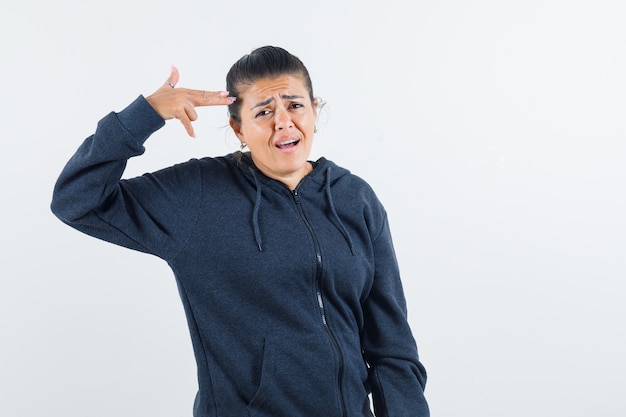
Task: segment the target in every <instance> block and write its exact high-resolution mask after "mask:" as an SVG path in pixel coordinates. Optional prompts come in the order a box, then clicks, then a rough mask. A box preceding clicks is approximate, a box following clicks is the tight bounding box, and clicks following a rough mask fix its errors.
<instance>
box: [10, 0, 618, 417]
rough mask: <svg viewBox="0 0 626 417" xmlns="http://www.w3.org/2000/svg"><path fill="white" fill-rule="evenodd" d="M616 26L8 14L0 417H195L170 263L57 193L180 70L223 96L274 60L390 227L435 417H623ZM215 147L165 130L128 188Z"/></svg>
mask: <svg viewBox="0 0 626 417" xmlns="http://www.w3.org/2000/svg"><path fill="white" fill-rule="evenodd" d="M624 4H625V3H624V2H623V1H621V0H614V1H610V0H593V1H578V0H569V1H566V0H526V1H502V0H491V1H489V0H477V1H468V0H438V1H419V0H418V1H408V0H403V1H400V0H385V1H380V2H374V1H342V0H333V1H316V2H296V1H283V0H271V1H221V2H211V1H191V0H180V1H177V2H173V1H172V2H165V1H161V0H151V1H148V0H145V1H133V0H110V1H107V2H103V1H97V2H95V1H86V0H75V1H70V0H57V1H46V0H34V1H28V0H24V1H20V2H16V1H14V2H3V4H2V6H0V46H1V50H0V57H1V59H2V61H1V62H2V65H1V67H0V75H1V76H0V103H1V104H0V106H2V123H0V140H1V144H2V148H1V149H2V151H1V158H2V164H1V165H0V169H1V172H0V181H1V183H0V191H1V195H2V205H1V210H2V211H1V213H2V216H1V218H0V222H1V224H0V243H1V244H2V246H1V252H0V253H1V255H0V256H1V257H2V258H1V263H0V267H1V268H2V269H1V271H0V276H1V278H0V415H1V416H3V417H23V416H29V417H31V416H32V417H47V416H50V417H57V416H58V417H85V416H87V417H100V416H116V417H125V416H129V417H130V416H152V417H159V416H163V417H172V416H190V415H191V408H192V402H193V397H194V394H195V389H196V382H195V363H194V361H193V354H192V350H191V343H190V341H189V335H188V331H187V328H186V322H185V318H184V315H183V311H182V306H181V304H180V301H179V299H178V293H177V290H176V286H175V283H174V280H173V277H172V274H171V272H170V271H169V269H168V267H167V265H165V264H164V263H163V262H162V261H160V260H158V259H157V258H154V257H151V256H148V255H144V254H140V253H136V252H132V251H129V250H126V249H122V248H118V247H116V246H114V245H110V244H107V243H104V242H100V241H98V240H96V239H93V238H90V237H88V236H86V235H82V234H80V233H78V232H76V231H74V230H73V229H71V228H69V227H67V226H65V225H63V224H62V223H61V222H59V221H58V220H57V219H56V218H54V216H53V215H52V214H51V213H50V210H49V203H50V198H51V192H52V187H53V184H54V181H55V180H56V177H57V175H58V174H59V172H60V170H61V169H62V167H63V165H64V164H65V162H66V161H67V159H68V158H69V157H70V156H71V154H72V153H73V152H74V150H75V149H76V148H77V146H78V145H79V144H80V142H81V141H82V140H83V139H84V138H85V137H86V136H88V135H89V134H91V133H92V132H93V131H94V129H95V125H96V123H97V121H98V120H99V119H100V118H101V117H103V116H104V115H105V114H106V113H108V112H109V111H113V110H115V111H119V110H121V109H122V108H124V107H125V106H126V105H127V104H128V103H130V102H131V101H132V100H133V99H134V98H135V97H136V96H137V95H139V94H146V95H147V94H150V93H151V92H152V91H153V90H155V89H156V88H158V87H159V86H160V85H162V83H163V81H164V80H165V79H166V77H167V75H168V74H169V70H170V66H171V65H172V64H175V65H177V66H178V67H179V69H180V72H181V81H180V84H179V85H180V86H186V87H190V88H199V89H207V90H221V89H224V88H225V85H224V84H225V83H224V78H225V75H226V72H227V70H228V68H229V67H230V65H232V63H233V62H234V61H235V60H237V59H238V58H239V57H240V56H242V55H244V54H245V53H248V52H249V51H250V50H252V49H253V48H255V47H258V46H262V45H265V44H274V45H279V46H283V47H285V48H286V49H288V50H289V51H291V52H293V53H294V54H296V55H298V56H299V57H300V58H301V59H302V60H303V61H304V63H305V64H306V65H307V66H308V68H309V70H310V72H311V76H312V79H313V84H314V89H315V94H316V95H319V96H321V97H322V98H324V99H325V100H326V101H327V102H328V105H327V106H326V108H325V110H324V112H323V114H322V120H321V123H320V132H319V133H318V135H317V139H316V140H317V143H316V145H315V147H314V151H313V152H314V155H313V157H315V158H316V157H318V156H320V155H324V156H327V157H328V158H329V159H331V160H334V161H335V162H337V163H339V164H340V165H344V166H346V167H347V168H349V169H350V170H351V171H352V172H354V173H355V174H357V175H360V176H362V177H363V178H365V179H366V180H367V181H368V182H370V184H371V185H372V186H373V187H374V189H375V190H376V191H377V193H378V195H379V197H380V198H381V200H382V201H383V203H384V204H385V206H386V208H387V210H388V212H389V216H390V221H391V227H392V232H393V235H394V241H395V244H396V249H397V254H398V258H399V261H400V264H401V268H402V272H403V279H404V284H405V289H406V293H407V299H408V304H409V317H410V322H411V325H412V327H413V329H414V333H415V337H416V339H417V341H418V344H419V347H420V353H421V358H422V360H423V362H424V364H425V365H426V367H427V369H428V372H429V375H430V378H429V381H428V386H427V390H426V394H427V397H428V399H429V401H430V405H431V408H432V413H433V416H443V417H447V416H493V417H502V416H506V417H517V416H529V415H532V416H550V417H552V416H566V415H567V416H570V417H578V416H580V417H583V416H584V417H588V416H594V417H598V416H600V417H602V416H624V415H626V377H625V375H626V358H625V353H624V352H626V335H625V331H624V321H625V318H626V306H625V302H624V300H625V299H626V289H625V286H624V279H625V278H626V256H625V254H626V221H625V220H624V213H625V211H626V198H625V196H624V188H625V187H624V186H625V185H626V168H625V167H624V164H625V162H624V161H625V157H626V144H625V139H626V126H625V115H626V82H625V78H624V75H625V74H626V24H625V22H626V6H625V5H624ZM225 126H227V118H226V111H225V109H224V108H209V109H201V110H200V120H199V121H198V122H197V123H196V124H195V127H196V132H197V134H198V138H197V139H196V140H192V139H190V138H188V137H186V135H185V132H184V129H183V128H182V126H181V125H180V124H178V123H177V122H169V123H168V124H167V126H166V127H165V128H164V129H162V130H160V131H159V132H157V133H156V134H155V135H154V136H153V137H152V138H151V140H150V141H149V142H148V145H147V146H148V150H147V153H146V154H145V155H144V156H143V157H141V158H138V159H136V160H133V161H131V163H130V164H129V168H128V175H136V174H141V173H143V172H146V171H151V170H155V169H158V168H161V167H164V166H167V165H170V164H172V163H174V162H179V161H184V160H187V159H189V158H191V157H198V156H205V155H221V154H225V153H228V152H231V151H233V150H235V149H236V148H237V141H236V139H235V137H234V136H233V135H232V134H231V133H229V131H228V129H227V128H226V127H225ZM312 395H315V394H314V393H312ZM324 417H326V416H324Z"/></svg>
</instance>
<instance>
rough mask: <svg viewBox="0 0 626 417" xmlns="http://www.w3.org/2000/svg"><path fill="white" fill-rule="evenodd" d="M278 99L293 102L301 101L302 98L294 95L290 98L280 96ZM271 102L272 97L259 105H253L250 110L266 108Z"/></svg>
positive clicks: (284, 95)
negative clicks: (295, 100)
mask: <svg viewBox="0 0 626 417" xmlns="http://www.w3.org/2000/svg"><path fill="white" fill-rule="evenodd" d="M280 98H282V99H283V100H294V99H302V98H304V97H303V96H299V95H294V96H290V95H288V94H283V95H282V96H280ZM272 101H274V97H270V98H268V99H267V100H265V101H262V102H260V103H257V104H255V105H254V106H252V107H251V108H250V110H253V109H256V108H257V107H263V106H267V105H268V104H270V103H271V102H272Z"/></svg>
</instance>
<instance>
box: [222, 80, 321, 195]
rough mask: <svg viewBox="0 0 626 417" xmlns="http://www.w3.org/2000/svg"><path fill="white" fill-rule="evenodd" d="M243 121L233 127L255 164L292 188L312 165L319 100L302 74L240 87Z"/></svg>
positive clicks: (233, 124)
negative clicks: (310, 94) (310, 91)
mask: <svg viewBox="0 0 626 417" xmlns="http://www.w3.org/2000/svg"><path fill="white" fill-rule="evenodd" d="M237 100H238V101H241V107H240V109H241V114H240V116H241V124H240V125H238V124H237V123H236V122H234V121H233V120H232V119H231V126H232V128H233V130H234V131H235V134H236V135H237V137H238V138H239V140H240V141H241V142H244V143H246V144H247V145H248V148H249V149H250V154H251V155H252V160H253V161H254V164H255V165H256V167H257V168H258V169H259V170H260V171H261V172H263V173H264V174H265V175H267V176H268V177H270V178H274V179H276V180H279V181H282V182H283V183H285V184H286V185H287V186H289V187H290V188H292V189H293V188H295V186H296V185H297V184H298V183H299V182H300V180H301V179H302V178H303V177H304V176H305V175H307V174H308V173H309V172H310V171H311V169H312V167H311V165H310V164H309V163H308V162H307V161H308V158H309V155H310V153H311V146H312V145H313V136H314V130H315V120H316V116H317V103H316V102H311V99H310V97H309V92H308V90H307V88H306V85H305V83H304V82H303V81H302V79H301V77H299V76H297V75H281V76H279V77H277V78H272V79H262V80H260V81H257V82H256V83H254V84H253V85H250V86H249V87H245V88H244V89H242V90H241V93H240V94H239V95H238V96H237Z"/></svg>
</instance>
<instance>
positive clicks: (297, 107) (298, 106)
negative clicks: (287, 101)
mask: <svg viewBox="0 0 626 417" xmlns="http://www.w3.org/2000/svg"><path fill="white" fill-rule="evenodd" d="M289 107H291V108H292V109H301V108H303V107H304V104H302V103H291V105H290V106H289Z"/></svg>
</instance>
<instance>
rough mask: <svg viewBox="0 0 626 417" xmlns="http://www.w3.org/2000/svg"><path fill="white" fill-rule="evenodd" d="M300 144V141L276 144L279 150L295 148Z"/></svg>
mask: <svg viewBox="0 0 626 417" xmlns="http://www.w3.org/2000/svg"><path fill="white" fill-rule="evenodd" d="M298 143H300V140H299V139H289V140H286V141H284V142H280V143H277V144H276V147H277V148H278V149H288V148H293V147H295V146H296V145H297V144H298Z"/></svg>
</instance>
